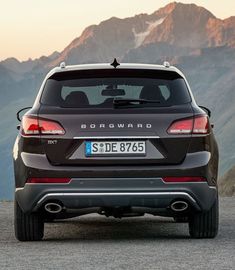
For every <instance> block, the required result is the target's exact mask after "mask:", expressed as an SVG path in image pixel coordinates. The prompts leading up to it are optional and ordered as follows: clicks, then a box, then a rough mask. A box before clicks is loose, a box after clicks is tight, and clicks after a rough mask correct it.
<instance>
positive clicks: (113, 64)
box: [110, 58, 120, 68]
mask: <svg viewBox="0 0 235 270" xmlns="http://www.w3.org/2000/svg"><path fill="white" fill-rule="evenodd" d="M110 65H111V66H113V67H114V68H116V67H117V66H120V64H119V63H118V61H117V59H116V58H114V60H113V63H111V64H110Z"/></svg>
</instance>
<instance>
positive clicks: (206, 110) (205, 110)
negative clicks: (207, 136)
mask: <svg viewBox="0 0 235 270" xmlns="http://www.w3.org/2000/svg"><path fill="white" fill-rule="evenodd" d="M199 107H200V108H201V109H203V111H204V112H205V113H206V114H207V115H208V116H209V117H211V111H210V110H209V109H208V108H207V107H204V106H199Z"/></svg>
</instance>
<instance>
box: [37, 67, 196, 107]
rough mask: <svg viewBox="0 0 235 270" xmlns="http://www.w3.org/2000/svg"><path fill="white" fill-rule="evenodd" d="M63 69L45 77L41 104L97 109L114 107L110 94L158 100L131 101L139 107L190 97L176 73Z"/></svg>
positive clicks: (178, 103)
mask: <svg viewBox="0 0 235 270" xmlns="http://www.w3.org/2000/svg"><path fill="white" fill-rule="evenodd" d="M65 73H69V72H65ZM65 73H64V74H63V73H61V74H56V76H54V77H51V78H49V79H48V80H47V81H46V84H45V87H44V90H43V93H42V97H41V103H42V104H45V105H49V106H57V107H65V108H66V107H67V108H90V109H92V108H94V109H99V108H114V105H113V100H114V98H115V99H144V100H150V101H158V102H156V103H144V104H138V105H137V104H135V106H139V107H159V106H172V105H180V104H185V103H188V102H190V100H191V99H190V95H189V92H188V89H187V86H186V84H185V81H184V79H183V78H181V77H179V75H178V74H177V73H174V75H171V76H166V75H167V74H166V72H165V73H164V74H163V73H162V74H161V73H154V72H151V74H146V72H145V74H141V73H140V74H136V72H133V74H132V73H129V74H128V76H127V75H126V74H119V72H116V74H115V73H114V72H110V73H109V74H103V75H105V76H101V75H102V74H98V75H99V76H97V77H96V75H95V74H93V76H94V77H92V76H91V75H90V76H84V74H79V73H77V74H74V73H71V76H69V74H65ZM94 73H95V72H94ZM106 73H108V72H106ZM112 73H113V74H112ZM122 73H123V72H122ZM168 73H170V72H168ZM114 75H115V76H114ZM120 75H121V76H120ZM136 75H138V76H136ZM140 75H142V76H140Z"/></svg>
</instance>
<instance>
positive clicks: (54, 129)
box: [22, 115, 65, 136]
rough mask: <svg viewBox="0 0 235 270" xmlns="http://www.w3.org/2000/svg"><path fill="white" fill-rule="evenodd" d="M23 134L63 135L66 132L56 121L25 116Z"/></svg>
mask: <svg viewBox="0 0 235 270" xmlns="http://www.w3.org/2000/svg"><path fill="white" fill-rule="evenodd" d="M22 134H23V135H26V136H30V135H41V134H42V135H63V134H65V130H64V129H63V128H62V126H61V125H60V124H59V123H57V122H55V121H52V120H47V119H42V118H37V117H34V116H27V115H25V116H24V117H23V119H22Z"/></svg>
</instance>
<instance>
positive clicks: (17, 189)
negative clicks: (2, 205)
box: [15, 187, 24, 192]
mask: <svg viewBox="0 0 235 270" xmlns="http://www.w3.org/2000/svg"><path fill="white" fill-rule="evenodd" d="M23 189H24V188H23V187H21V188H16V189H15V192H17V191H19V190H23Z"/></svg>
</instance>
